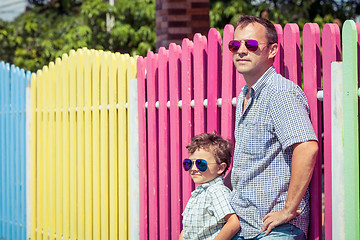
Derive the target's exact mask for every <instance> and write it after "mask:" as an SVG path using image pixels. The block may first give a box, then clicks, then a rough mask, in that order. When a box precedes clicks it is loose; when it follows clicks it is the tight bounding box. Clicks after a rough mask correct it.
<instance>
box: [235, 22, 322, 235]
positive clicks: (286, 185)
mask: <svg viewBox="0 0 360 240" xmlns="http://www.w3.org/2000/svg"><path fill="white" fill-rule="evenodd" d="M277 42H278V39H277V33H276V29H275V27H274V25H273V24H272V23H271V22H269V21H268V20H266V19H263V18H258V17H253V16H243V17H241V18H240V19H239V21H238V23H237V26H236V28H235V32H234V40H233V41H231V42H230V43H229V49H230V51H232V52H233V61H234V65H235V67H236V69H237V71H238V72H239V73H241V74H243V76H244V79H245V81H246V86H245V87H244V88H243V90H242V92H241V93H240V95H239V98H238V103H237V107H236V121H235V124H236V125H235V151H234V163H233V169H232V174H231V184H232V188H233V192H232V195H231V198H230V204H231V206H232V207H233V208H234V210H235V212H236V213H237V215H238V216H239V218H240V223H241V231H240V232H239V233H238V235H237V238H236V239H273V238H277V239H294V238H295V239H306V234H307V229H308V224H309V214H310V206H309V204H310V203H309V190H308V185H309V182H310V180H311V176H312V172H313V169H314V165H315V161H316V160H315V159H316V155H317V151H318V144H317V138H316V135H315V133H314V130H313V127H312V125H311V122H310V118H309V106H308V103H307V100H306V97H305V94H304V93H303V91H302V90H301V88H300V87H298V86H297V85H296V84H294V83H293V82H291V81H290V80H288V79H285V78H284V77H282V76H281V75H279V74H277V73H276V71H275V69H274V67H273V66H272V65H273V61H274V57H275V55H276V53H277V51H278V44H277Z"/></svg>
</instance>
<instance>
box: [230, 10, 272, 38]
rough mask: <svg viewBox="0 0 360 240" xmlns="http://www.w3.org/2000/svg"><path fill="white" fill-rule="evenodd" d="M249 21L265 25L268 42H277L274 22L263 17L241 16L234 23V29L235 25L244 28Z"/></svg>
mask: <svg viewBox="0 0 360 240" xmlns="http://www.w3.org/2000/svg"><path fill="white" fill-rule="evenodd" d="M251 23H259V24H261V25H263V26H264V27H265V29H266V37H267V39H268V42H269V43H277V42H278V35H277V32H276V28H275V26H274V24H272V23H271V22H270V21H269V20H267V19H265V18H260V17H255V16H249V15H244V16H241V17H240V18H239V20H238V21H237V22H236V24H235V29H236V28H237V27H240V28H244V27H246V26H247V25H249V24H251Z"/></svg>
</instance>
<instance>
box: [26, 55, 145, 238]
mask: <svg viewBox="0 0 360 240" xmlns="http://www.w3.org/2000/svg"><path fill="white" fill-rule="evenodd" d="M135 77H136V57H129V56H128V55H121V54H119V53H116V54H114V53H110V52H103V51H95V50H88V49H79V50H77V51H76V52H75V51H74V50H72V51H70V55H69V56H68V55H66V54H64V55H63V56H62V58H61V59H60V58H58V59H56V62H55V63H53V62H51V63H50V64H49V66H44V67H43V69H42V70H39V71H37V73H36V75H35V74H33V75H32V77H31V93H32V94H31V99H32V106H31V111H32V112H31V114H32V115H31V123H32V128H31V135H32V141H33V142H34V143H35V144H33V145H32V146H31V147H32V149H31V150H32V151H31V153H32V156H31V170H30V174H31V200H30V208H31V209H32V210H33V212H32V214H31V217H30V219H31V220H30V221H31V226H30V229H29V230H30V238H31V239H45V238H46V239H131V238H132V236H131V231H129V229H132V228H134V227H136V222H137V219H138V217H137V216H138V213H137V212H131V210H130V209H132V207H131V205H133V204H135V205H137V201H136V199H137V198H138V197H136V196H137V195H138V194H133V195H130V193H134V192H135V193H136V191H137V188H138V184H137V183H136V181H134V182H129V180H128V176H129V175H131V174H133V172H134V173H136V172H138V170H136V169H131V166H132V167H133V166H135V167H136V165H137V160H136V158H137V157H136V158H131V157H130V156H131V155H130V152H131V146H132V145H133V146H134V145H135V146H137V142H136V141H135V142H134V140H133V139H129V138H131V137H133V136H131V131H130V125H131V124H135V123H133V122H134V121H132V120H129V116H130V114H129V113H128V110H127V109H130V108H132V109H134V108H135V109H136V107H137V103H136V101H135V102H134V101H129V99H130V97H129V96H130V95H135V96H136V88H133V89H132V90H133V91H134V90H135V91H134V92H128V91H130V85H131V82H135V84H136V79H135ZM132 106H133V107H132ZM136 127H137V126H136ZM130 196H131V198H130ZM133 225H135V226H133ZM136 229H138V228H137V227H136ZM137 231H138V230H137Z"/></svg>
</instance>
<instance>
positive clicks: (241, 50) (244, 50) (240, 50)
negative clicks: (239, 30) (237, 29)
mask: <svg viewBox="0 0 360 240" xmlns="http://www.w3.org/2000/svg"><path fill="white" fill-rule="evenodd" d="M247 51H248V49H247V48H246V46H245V42H244V41H241V42H240V47H239V49H238V51H237V52H238V53H240V54H244V53H247Z"/></svg>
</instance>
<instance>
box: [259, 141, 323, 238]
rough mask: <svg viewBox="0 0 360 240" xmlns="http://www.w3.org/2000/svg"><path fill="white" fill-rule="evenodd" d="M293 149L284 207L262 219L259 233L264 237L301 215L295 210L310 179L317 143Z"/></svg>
mask: <svg viewBox="0 0 360 240" xmlns="http://www.w3.org/2000/svg"><path fill="white" fill-rule="evenodd" d="M293 147H294V151H293V156H292V163H291V179H290V185H289V190H288V195H287V198H286V203H285V207H284V208H283V209H282V210H280V211H278V212H272V213H268V214H267V215H266V216H265V217H264V218H263V222H264V224H263V226H262V228H261V231H263V232H264V231H266V235H267V234H269V233H270V232H271V230H272V229H273V228H274V227H276V226H278V225H280V224H283V223H286V222H288V221H290V220H291V219H293V218H295V217H296V216H298V215H299V214H300V213H301V211H300V210H297V208H298V206H299V204H300V202H301V200H302V198H303V197H304V194H305V192H306V189H307V187H308V185H309V183H310V180H311V177H312V173H313V170H314V166H315V163H316V156H317V152H318V143H317V142H316V141H308V142H303V143H296V144H294V145H293Z"/></svg>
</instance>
